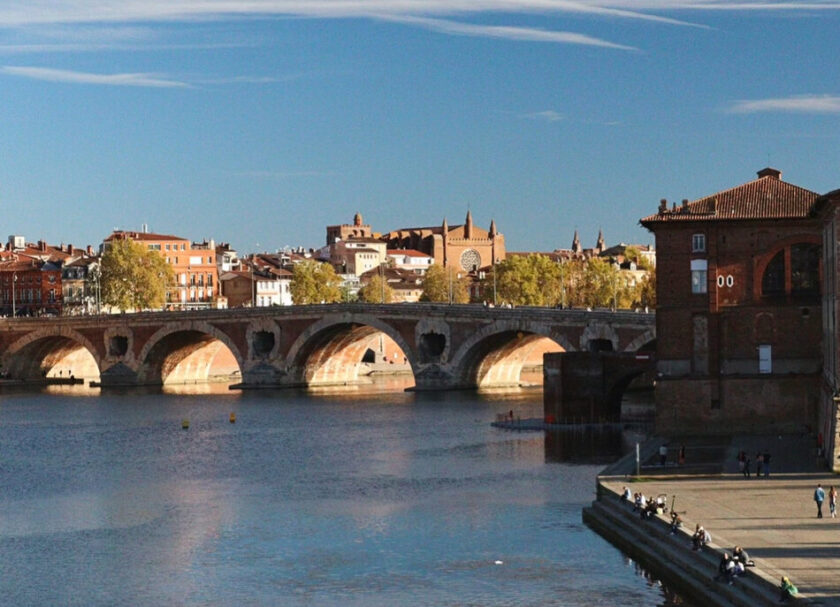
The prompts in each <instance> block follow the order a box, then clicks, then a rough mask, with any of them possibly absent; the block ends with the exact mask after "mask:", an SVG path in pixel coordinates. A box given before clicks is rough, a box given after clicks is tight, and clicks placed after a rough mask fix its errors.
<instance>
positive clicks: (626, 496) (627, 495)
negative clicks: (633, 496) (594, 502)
mask: <svg viewBox="0 0 840 607" xmlns="http://www.w3.org/2000/svg"><path fill="white" fill-rule="evenodd" d="M618 499H619V500H621V501H622V502H629V501H630V489H628V488H627V487H624V490H623V491H622V492H621V495H619V496H618Z"/></svg>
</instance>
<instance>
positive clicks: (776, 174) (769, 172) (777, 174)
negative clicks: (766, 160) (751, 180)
mask: <svg viewBox="0 0 840 607" xmlns="http://www.w3.org/2000/svg"><path fill="white" fill-rule="evenodd" d="M758 176H759V178H761V177H772V178H773V179H781V178H782V172H781V171H778V170H776V169H771V168H770V167H767V168H766V169H761V170H760V171H759V172H758Z"/></svg>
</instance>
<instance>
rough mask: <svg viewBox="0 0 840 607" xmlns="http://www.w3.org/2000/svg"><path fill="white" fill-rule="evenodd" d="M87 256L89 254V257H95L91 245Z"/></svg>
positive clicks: (88, 247)
mask: <svg viewBox="0 0 840 607" xmlns="http://www.w3.org/2000/svg"><path fill="white" fill-rule="evenodd" d="M87 254H88V255H90V256H91V257H93V256H94V255H93V245H90V244H89V245H88V246H87Z"/></svg>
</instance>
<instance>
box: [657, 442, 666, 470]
mask: <svg viewBox="0 0 840 607" xmlns="http://www.w3.org/2000/svg"><path fill="white" fill-rule="evenodd" d="M667 459H668V447H667V446H666V445H664V444H663V445H662V446H661V447H659V465H660V466H664V465H665V460H667Z"/></svg>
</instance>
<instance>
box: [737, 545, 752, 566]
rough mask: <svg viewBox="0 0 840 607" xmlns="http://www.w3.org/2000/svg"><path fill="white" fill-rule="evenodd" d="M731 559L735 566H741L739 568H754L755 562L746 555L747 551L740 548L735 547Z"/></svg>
mask: <svg viewBox="0 0 840 607" xmlns="http://www.w3.org/2000/svg"><path fill="white" fill-rule="evenodd" d="M732 558H733V560H734V561H735V564H736V565H741V568H744V567H755V562H754V561H753V560H752V559H751V558H750V555H749V554H747V551H746V550H744V549H743V548H741V547H740V546H735V549H734V550H733V551H732Z"/></svg>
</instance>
